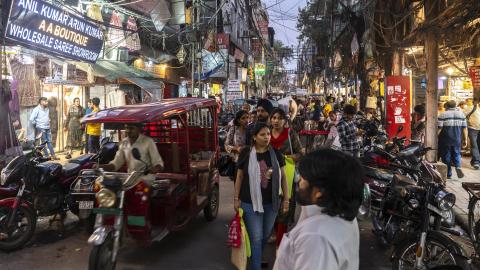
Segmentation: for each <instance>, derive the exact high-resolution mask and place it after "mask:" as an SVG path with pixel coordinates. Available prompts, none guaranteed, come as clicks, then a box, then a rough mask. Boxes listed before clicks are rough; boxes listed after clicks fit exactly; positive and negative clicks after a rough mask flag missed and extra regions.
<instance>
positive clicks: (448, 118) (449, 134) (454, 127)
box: [438, 100, 467, 179]
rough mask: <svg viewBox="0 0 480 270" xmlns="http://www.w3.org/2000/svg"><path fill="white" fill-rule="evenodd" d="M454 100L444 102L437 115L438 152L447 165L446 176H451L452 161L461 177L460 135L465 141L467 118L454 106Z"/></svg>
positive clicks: (449, 177)
mask: <svg viewBox="0 0 480 270" xmlns="http://www.w3.org/2000/svg"><path fill="white" fill-rule="evenodd" d="M456 105H457V104H456V102H455V101H454V100H450V101H448V102H447V103H446V104H445V107H446V111H445V112H443V113H441V114H440V115H439V116H438V129H439V131H438V152H439V156H440V157H441V158H442V161H443V163H445V164H446V165H447V178H448V179H451V178H452V163H453V164H454V166H455V171H456V172H457V176H458V178H463V176H464V174H463V171H462V169H461V164H462V155H461V153H460V150H461V147H462V136H463V138H464V144H465V146H466V142H467V120H466V118H465V115H464V114H463V112H462V111H460V110H458V109H457V108H456Z"/></svg>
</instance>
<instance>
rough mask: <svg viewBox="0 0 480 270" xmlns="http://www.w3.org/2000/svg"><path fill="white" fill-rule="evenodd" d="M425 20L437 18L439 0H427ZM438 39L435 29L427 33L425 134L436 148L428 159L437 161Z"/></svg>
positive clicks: (427, 141)
mask: <svg viewBox="0 0 480 270" xmlns="http://www.w3.org/2000/svg"><path fill="white" fill-rule="evenodd" d="M424 9H425V21H426V22H428V21H430V20H433V19H435V18H436V17H437V16H438V12H439V11H438V1H436V0H425V7H424ZM438 42H439V41H438V39H437V35H436V33H435V31H434V30H429V31H427V33H426V34H425V55H426V62H427V93H426V97H425V99H426V115H427V127H426V134H425V145H426V147H431V148H432V149H435V150H434V151H429V152H428V153H427V160H428V161H430V162H436V161H437V152H438V127H437V119H438V117H437V112H438V100H437V99H438V85H437V78H438Z"/></svg>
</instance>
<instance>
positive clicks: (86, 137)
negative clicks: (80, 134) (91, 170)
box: [85, 133, 90, 154]
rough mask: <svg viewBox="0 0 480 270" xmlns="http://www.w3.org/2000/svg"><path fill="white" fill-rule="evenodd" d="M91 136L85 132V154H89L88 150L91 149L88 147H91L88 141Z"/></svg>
mask: <svg viewBox="0 0 480 270" xmlns="http://www.w3.org/2000/svg"><path fill="white" fill-rule="evenodd" d="M89 137H90V135H88V134H86V133H85V154H88V150H89V149H88V148H89V145H90V144H89V143H88V141H89V139H88V138H89Z"/></svg>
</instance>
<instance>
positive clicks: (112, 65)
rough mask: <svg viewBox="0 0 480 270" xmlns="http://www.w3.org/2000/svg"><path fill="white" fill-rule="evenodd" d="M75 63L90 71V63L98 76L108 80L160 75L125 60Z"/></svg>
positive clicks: (154, 77)
mask: <svg viewBox="0 0 480 270" xmlns="http://www.w3.org/2000/svg"><path fill="white" fill-rule="evenodd" d="M74 63H75V65H76V66H77V67H78V68H79V69H82V70H84V71H88V65H91V66H92V68H93V72H94V74H95V76H96V77H103V78H105V79H107V80H108V81H115V80H117V79H119V78H123V79H127V78H146V79H157V78H159V77H158V76H156V75H154V74H152V73H150V72H147V71H143V70H141V69H137V68H135V67H131V66H129V65H127V64H126V63H123V62H118V61H108V60H99V61H97V63H95V64H88V63H83V62H74Z"/></svg>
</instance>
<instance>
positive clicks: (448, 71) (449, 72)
mask: <svg viewBox="0 0 480 270" xmlns="http://www.w3.org/2000/svg"><path fill="white" fill-rule="evenodd" d="M453 71H454V70H453V68H451V67H449V68H447V74H448V76H452V74H453Z"/></svg>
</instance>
